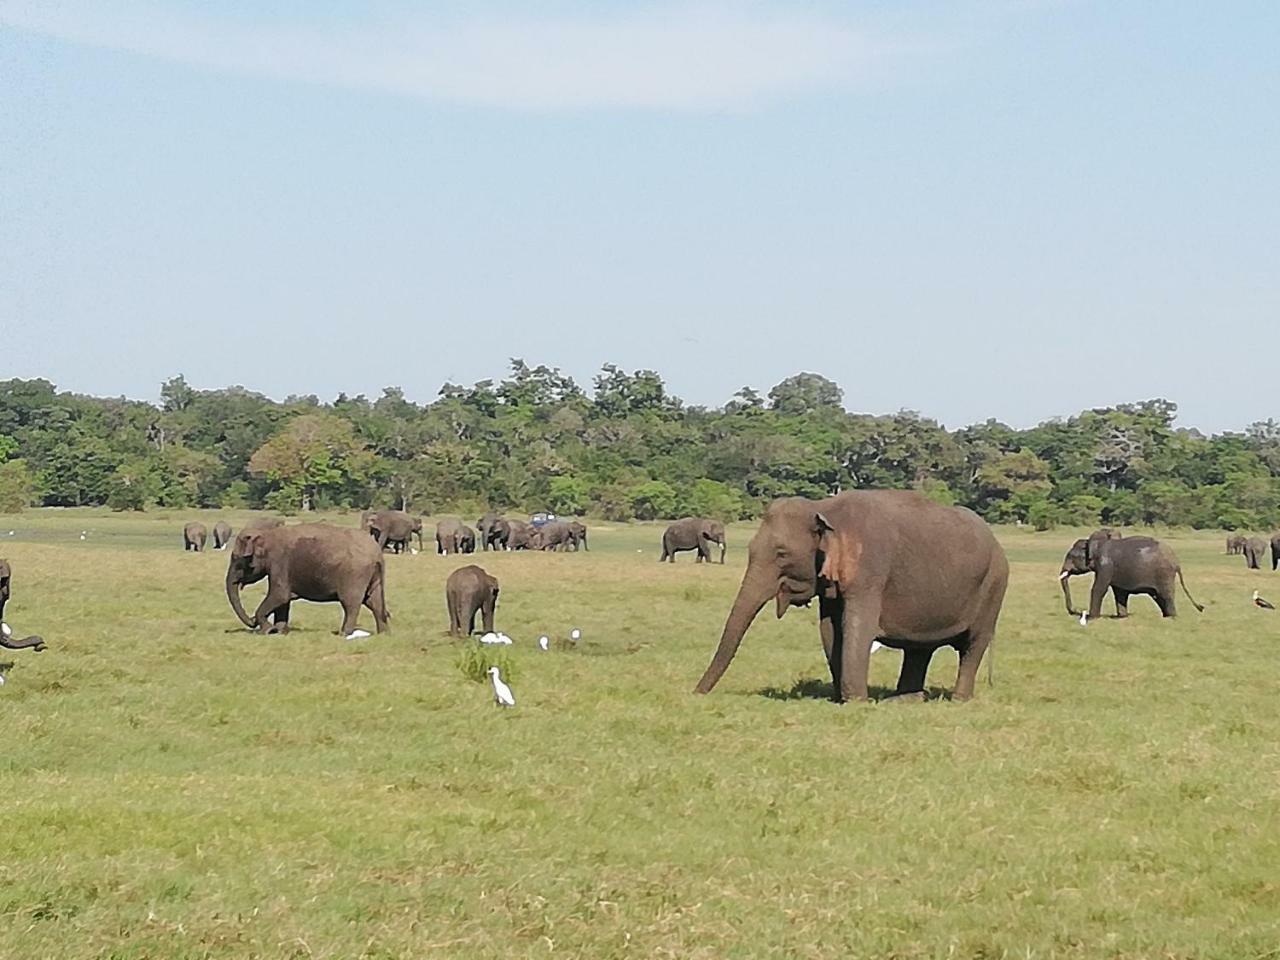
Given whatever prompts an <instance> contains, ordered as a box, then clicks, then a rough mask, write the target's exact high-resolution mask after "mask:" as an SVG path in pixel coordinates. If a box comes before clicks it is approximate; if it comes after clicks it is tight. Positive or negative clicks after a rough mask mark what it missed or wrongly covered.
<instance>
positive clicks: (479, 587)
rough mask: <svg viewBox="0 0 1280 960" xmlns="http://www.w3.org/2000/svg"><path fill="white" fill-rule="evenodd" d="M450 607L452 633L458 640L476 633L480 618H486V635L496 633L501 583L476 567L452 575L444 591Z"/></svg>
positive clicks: (459, 569) (462, 569)
mask: <svg viewBox="0 0 1280 960" xmlns="http://www.w3.org/2000/svg"><path fill="white" fill-rule="evenodd" d="M444 596H445V601H446V603H448V605H449V632H450V633H451V634H453V635H454V636H455V637H466V636H470V635H471V634H473V633H475V629H476V614H477V613H479V614H480V615H481V617H482V622H483V624H484V631H485V633H492V632H493V610H494V607H496V606H497V605H498V581H497V579H496V578H494V577H491V576H490V575H489V574H488V573H486V572H485V571H484V569H483V568H481V567H478V566H476V565H475V564H474V563H472V564H469V565H467V566H465V567H459V568H458V569H457V570H455V571H453V573H451V574H449V579H448V580H447V581H446V582H445V587H444Z"/></svg>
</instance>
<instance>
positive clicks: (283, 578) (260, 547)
mask: <svg viewBox="0 0 1280 960" xmlns="http://www.w3.org/2000/svg"><path fill="white" fill-rule="evenodd" d="M264 577H265V578H266V579H267V595H266V596H265V597H263V599H262V602H261V603H260V604H258V609H257V610H256V611H255V612H254V614H253V616H252V617H250V616H249V615H248V614H247V613H245V609H244V606H243V605H242V604H241V602H240V591H241V589H242V588H243V587H244V586H245V585H246V584H250V583H257V582H258V581H259V580H262V579H263V578H264ZM385 584H386V568H385V560H384V559H383V556H382V550H381V549H380V548H379V547H378V545H377V544H376V543H374V542H373V540H372V539H371V538H370V537H369V536H368V535H367V534H364V533H362V532H360V531H359V530H352V529H350V528H349V527H332V526H329V525H328V524H325V523H301V524H297V525H295V526H292V527H272V528H269V529H261V528H257V529H255V528H246V529H243V530H241V531H240V534H239V536H237V537H236V539H235V543H234V544H233V545H232V548H231V562H230V563H228V564H227V583H226V586H227V599H228V600H229V601H230V602H231V609H232V610H234V611H235V612H236V616H237V617H239V618H240V620H241V621H242V622H243V623H244V625H245V626H247V627H249V628H251V629H254V630H268V629H269V632H271V633H285V632H287V631H288V629H289V604H290V603H291V602H292V601H294V600H313V601H317V602H321V603H323V602H327V601H334V600H336V601H337V602H338V603H340V604H342V613H343V617H342V630H341V633H342V634H344V635H346V636H350V634H351V633H352V631H354V630H355V628H356V621H357V618H358V617H359V614H360V606H361V604H363V605H364V606H366V607H368V608H369V610H370V611H372V613H373V619H374V622H375V623H376V624H377V630H378V632H379V633H382V632H384V631H386V630H389V629H390V627H389V626H388V624H387V621H388V619H390V616H391V615H390V614H389V613H388V612H387V601H386V594H385ZM271 619H274V621H275V623H274V626H270V627H269V620H271Z"/></svg>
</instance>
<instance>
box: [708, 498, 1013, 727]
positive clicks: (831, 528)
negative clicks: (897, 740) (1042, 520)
mask: <svg viewBox="0 0 1280 960" xmlns="http://www.w3.org/2000/svg"><path fill="white" fill-rule="evenodd" d="M748 556H749V559H748V561H747V572H746V574H745V575H744V577H743V579H742V586H741V587H740V588H739V590H738V596H737V599H736V600H735V601H734V604H733V608H732V610H731V611H730V612H729V617H728V619H727V620H726V622H725V625H724V631H723V633H722V634H721V637H720V643H719V646H718V647H717V648H716V652H715V656H714V657H713V658H712V660H711V663H710V664H709V665H708V667H707V669H706V672H705V673H704V674H703V675H702V679H701V680H699V681H698V685H697V687H696V688H695V692H697V693H706V692H708V691H709V690H711V688H712V687H714V686H715V685H716V682H717V681H718V680H719V679H720V677H721V676H722V675H723V674H724V671H725V669H726V668H727V667H728V666H729V663H730V661H731V660H732V659H733V656H734V654H735V653H736V652H737V650H738V646H739V644H740V643H741V642H742V637H743V635H744V634H745V633H746V631H747V628H748V627H749V626H750V625H751V622H752V621H753V620H754V619H755V617H756V615H757V614H758V613H759V612H760V610H761V608H763V607H764V605H765V604H767V603H768V602H769V601H770V600H773V601H775V604H776V608H777V615H778V616H779V617H781V616H782V615H783V614H784V613H786V612H787V610H788V608H790V607H793V606H807V605H808V604H809V603H810V602H811V601H812V600H813V599H814V598H817V599H818V601H819V633H820V635H821V638H822V646H823V650H824V652H825V654H826V657H827V664H828V666H829V667H830V670H831V680H832V684H833V686H834V691H835V699H836V700H838V701H846V700H866V699H867V669H868V665H869V661H870V655H871V643H872V641H875V640H879V641H880V642H881V643H882V644H884V645H886V646H890V647H895V648H897V649H899V650H902V652H903V660H902V671H901V673H900V675H899V677H898V689H897V693H898V694H915V693H919V692H921V691H923V690H924V682H925V676H926V674H927V672H928V669H929V662H930V660H931V659H932V657H933V654H934V652H935V651H936V650H937V649H938V648H939V647H945V646H950V647H954V648H955V649H956V650H957V651H958V652H959V655H960V666H959V671H958V673H957V676H956V683H955V690H954V692H953V694H952V696H953V698H954V699H956V700H967V699H969V698H970V697H971V696H973V689H974V681H975V678H976V676H977V672H978V665H979V663H980V662H981V661H982V657H983V654H984V653H986V651H987V648H988V646H990V644H991V642H992V639H993V638H994V636H995V629H996V621H997V620H998V619H999V616H1000V608H1001V605H1002V603H1003V602H1004V593H1005V588H1006V586H1007V584H1008V580H1009V564H1008V561H1007V560H1006V559H1005V555H1004V551H1003V550H1002V549H1001V548H1000V545H999V544H998V543H997V542H996V539H995V537H994V536H993V535H992V533H991V531H990V529H989V528H988V527H987V525H986V524H985V523H983V522H982V520H981V519H979V518H978V517H977V516H976V515H975V514H973V513H972V512H970V511H968V510H965V509H963V508H960V507H944V506H942V505H940V504H937V503H934V502H933V501H932V500H929V499H927V498H926V497H924V496H922V495H920V494H918V493H915V492H913V491H901V490H865V491H864V490H859V491H851V492H849V493H842V494H840V495H838V496H835V497H830V498H828V499H826V500H807V499H804V498H801V497H791V498H787V499H784V500H775V501H774V502H773V503H772V504H770V506H769V508H768V510H766V511H765V515H764V519H763V521H762V522H761V524H760V529H759V530H758V531H757V532H756V535H755V536H754V537H753V538H752V540H751V545H750V547H749V548H748Z"/></svg>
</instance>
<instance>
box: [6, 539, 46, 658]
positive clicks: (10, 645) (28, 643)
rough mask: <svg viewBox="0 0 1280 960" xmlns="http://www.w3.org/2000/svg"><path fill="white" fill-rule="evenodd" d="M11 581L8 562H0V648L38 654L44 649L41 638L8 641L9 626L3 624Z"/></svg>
mask: <svg viewBox="0 0 1280 960" xmlns="http://www.w3.org/2000/svg"><path fill="white" fill-rule="evenodd" d="M12 579H13V570H12V569H10V567H9V561H8V560H0V647H4V648H5V649H6V650H35V651H36V652H37V653H39V652H40V651H41V650H43V649H45V646H46V644H45V642H44V638H43V637H37V636H30V637H26V638H25V639H22V640H12V639H10V634H11V631H10V630H9V625H8V624H7V623H5V622H4V605H5V604H6V603H8V602H9V592H10V587H9V582H10V581H11V580H12Z"/></svg>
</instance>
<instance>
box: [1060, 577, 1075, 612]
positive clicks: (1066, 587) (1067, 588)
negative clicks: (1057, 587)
mask: <svg viewBox="0 0 1280 960" xmlns="http://www.w3.org/2000/svg"><path fill="white" fill-rule="evenodd" d="M1058 580H1059V581H1060V582H1061V583H1062V598H1063V599H1064V600H1065V601H1066V603H1067V613H1069V614H1071V616H1073V617H1075V616H1079V614H1080V611H1079V610H1077V609H1076V608H1075V607H1074V606H1072V604H1071V584H1070V583H1069V582H1068V581H1070V580H1071V571H1070V570H1063V571H1062V573H1061V574H1059V576H1058Z"/></svg>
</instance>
